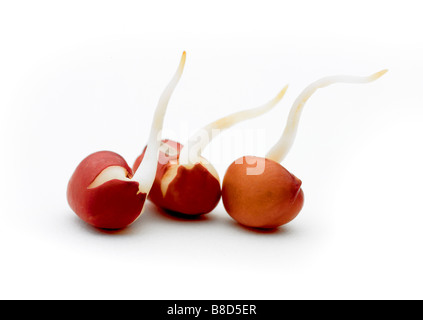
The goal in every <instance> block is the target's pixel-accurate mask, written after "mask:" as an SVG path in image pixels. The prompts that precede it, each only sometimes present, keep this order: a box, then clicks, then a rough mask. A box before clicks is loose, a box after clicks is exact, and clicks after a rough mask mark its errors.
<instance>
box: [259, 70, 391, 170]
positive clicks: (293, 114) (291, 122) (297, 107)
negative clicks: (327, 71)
mask: <svg viewBox="0 0 423 320" xmlns="http://www.w3.org/2000/svg"><path fill="white" fill-rule="evenodd" d="M387 71H388V70H382V71H379V72H376V73H374V74H372V75H371V76H368V77H359V76H350V75H339V76H330V77H325V78H322V79H320V80H317V81H315V82H313V83H312V84H310V85H309V86H308V87H306V88H305V89H304V90H303V92H301V94H300V95H299V96H298V97H297V99H296V100H295V101H294V103H293V105H292V107H291V111H290V112H289V115H288V120H287V122H286V126H285V130H284V131H283V134H282V136H281V137H280V139H279V141H278V142H277V143H276V144H275V145H274V146H273V147H272V148H271V149H270V151H269V152H268V153H267V155H266V158H267V159H270V160H273V161H275V162H281V161H282V160H283V159H284V158H285V156H286V155H287V154H288V152H289V150H290V149H291V147H292V145H293V143H294V140H295V136H296V133H297V129H298V123H299V121H300V116H301V112H302V111H303V108H304V105H305V103H306V102H307V100H308V99H309V98H310V97H311V96H312V95H313V93H314V92H316V91H317V89H320V88H324V87H326V86H329V85H331V84H335V83H367V82H371V81H374V80H376V79H378V78H380V77H381V76H382V75H384V74H385V73H386V72H387Z"/></svg>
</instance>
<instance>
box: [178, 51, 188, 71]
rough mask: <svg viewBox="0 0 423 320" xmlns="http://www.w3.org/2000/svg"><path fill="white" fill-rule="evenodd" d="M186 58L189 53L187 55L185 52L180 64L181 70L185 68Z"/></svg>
mask: <svg viewBox="0 0 423 320" xmlns="http://www.w3.org/2000/svg"><path fill="white" fill-rule="evenodd" d="M186 58H187V53H186V51H184V52H183V53H182V57H181V62H180V63H179V69H180V70H181V69H182V68H183V67H184V66H185V60H186ZM181 71H182V70H181Z"/></svg>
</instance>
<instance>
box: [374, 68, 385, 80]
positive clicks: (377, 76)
mask: <svg viewBox="0 0 423 320" xmlns="http://www.w3.org/2000/svg"><path fill="white" fill-rule="evenodd" d="M387 72H388V69H384V70H381V71H379V72H376V73H375V74H373V75H371V78H372V80H376V79H379V78H380V77H381V76H383V75H384V74H385V73H387Z"/></svg>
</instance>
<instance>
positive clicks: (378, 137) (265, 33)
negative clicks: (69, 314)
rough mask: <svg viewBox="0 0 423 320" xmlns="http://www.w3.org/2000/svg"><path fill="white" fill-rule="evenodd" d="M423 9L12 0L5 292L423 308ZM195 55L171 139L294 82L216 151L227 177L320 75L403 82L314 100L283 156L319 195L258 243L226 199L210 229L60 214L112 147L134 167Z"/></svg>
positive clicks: (2, 255) (406, 5)
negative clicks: (176, 79) (114, 227)
mask: <svg viewBox="0 0 423 320" xmlns="http://www.w3.org/2000/svg"><path fill="white" fill-rule="evenodd" d="M421 12H422V8H421V6H420V5H419V1H402V2H401V4H399V2H398V1H354V2H350V1H326V0H325V1H298V0H296V1H216V0H215V1H213V2H208V3H207V2H201V1H134V2H131V1H114V2H113V1H66V2H65V1H8V2H6V1H3V2H1V4H0V108H1V109H0V110H1V114H0V130H1V131H0V134H1V138H0V139H1V140H0V143H1V145H0V147H1V149H0V150H1V156H0V165H1V176H0V177H1V178H0V188H1V189H0V215H1V216H0V298H2V299H15V298H23V299H33V298H36V299H51V298H53V299H410V298H411V299H421V298H423V292H422V286H423V272H422V270H423V256H422V253H423V252H422V243H423V216H422V214H423V210H422V201H421V196H422V192H423V190H422V184H421V181H422V179H423V173H422V168H421V166H422V163H423V152H422V143H421V140H422V138H423V129H422V123H423V122H422V121H423V109H422V108H423V105H422V90H423V80H422V79H423V78H422V74H423V62H422V57H423V40H422V37H421V30H422V29H423V20H422V19H421ZM183 50H186V51H187V62H186V68H185V71H184V75H183V77H182V79H181V81H180V84H179V86H178V87H177V89H176V91H175V93H174V95H173V97H172V100H171V102H170V104H169V108H168V113H167V115H166V120H165V136H168V137H169V138H173V139H174V140H178V141H181V142H184V141H185V140H186V139H187V138H188V136H189V134H190V133H193V132H194V131H195V130H197V129H199V128H200V127H201V126H203V125H205V124H207V123H208V122H210V121H212V120H215V119H217V118H219V117H221V116H224V115H227V114H229V113H231V112H234V111H238V110H242V109H244V108H250V107H255V106H257V105H259V104H261V103H263V102H266V101H267V100H269V99H270V98H272V97H273V96H274V95H275V94H276V93H277V92H278V90H280V89H281V88H282V87H283V86H284V85H285V84H287V83H288V84H289V85H290V87H289V89H288V92H287V94H286V96H285V98H284V99H283V101H282V102H281V103H280V104H279V105H278V107H276V108H275V109H273V110H272V111H271V112H269V113H268V114H266V115H263V116H262V117H260V118H257V119H255V120H253V121H248V122H245V123H242V124H239V125H238V126H236V127H235V128H233V130H229V131H227V132H225V133H223V134H222V135H221V136H219V137H218V138H217V139H216V140H215V141H214V142H213V143H212V144H211V145H210V147H209V148H208V149H206V150H205V152H204V156H206V157H207V158H208V159H210V160H211V161H212V162H213V164H214V165H215V167H216V169H217V170H218V172H219V175H220V176H221V178H223V175H224V173H225V170H226V168H227V167H228V166H229V164H230V163H231V162H232V161H233V160H235V159H236V158H238V157H239V156H242V155H246V154H255V155H260V156H263V155H264V154H265V152H266V151H267V150H268V149H269V148H270V147H271V146H272V145H273V144H274V143H275V142H276V141H277V139H278V138H279V136H280V134H281V133H282V130H283V125H284V122H285V119H286V116H287V113H288V111H289V107H290V105H291V103H292V102H293V100H294V99H295V97H296V96H297V95H298V94H299V93H300V91H301V90H302V89H303V88H304V87H305V86H306V85H308V84H309V83H310V82H312V81H314V80H317V79H319V78H320V77H323V76H327V75H333V74H353V75H368V74H371V73H373V72H376V71H379V70H381V69H385V68H388V69H389V72H388V73H387V74H386V75H385V76H383V77H382V78H381V79H379V80H378V81H376V82H373V83H371V84H366V85H346V84H340V85H334V86H331V87H329V88H325V89H322V90H320V91H318V92H317V93H316V94H315V95H314V96H313V97H312V98H311V99H310V100H309V102H308V104H307V105H306V107H305V110H304V112H303V117H302V120H301V124H300V128H299V131H298V136H297V139H296V142H295V144H294V147H293V148H292V150H291V152H290V154H289V155H288V157H287V158H286V160H285V161H284V162H283V165H284V166H285V167H286V168H287V169H288V170H290V171H291V172H292V173H294V174H295V175H296V176H298V177H299V178H300V179H301V180H302V181H303V190H304V192H305V206H304V208H303V210H302V212H301V214H300V215H299V216H298V217H297V219H295V220H294V221H293V222H291V223H289V224H288V225H286V226H284V227H282V228H279V229H278V230H276V231H274V232H270V233H260V232H254V231H251V230H248V229H245V228H243V227H241V226H239V225H238V224H236V223H235V222H234V221H233V220H232V219H231V218H230V217H229V216H228V215H227V213H226V212H225V210H224V208H223V206H222V204H221V203H220V204H219V206H218V207H217V208H216V209H215V210H214V211H213V212H212V213H210V214H209V215H208V216H206V217H204V218H202V219H198V220H182V219H178V218H171V217H169V216H166V215H165V214H163V213H160V212H159V211H158V210H157V209H156V208H155V207H154V206H153V205H152V204H148V206H147V209H146V211H145V213H144V215H143V216H141V218H140V219H138V220H137V221H136V222H135V223H134V224H132V225H131V226H130V227H129V228H127V229H125V230H122V231H120V232H102V231H99V230H97V229H94V228H92V227H90V226H88V225H87V224H85V223H84V222H83V221H81V220H79V218H77V216H76V215H75V214H74V213H73V212H72V211H71V209H70V208H69V206H68V204H67V202H66V196H65V193H66V185H67V182H68V180H69V178H70V176H71V174H72V172H73V170H74V169H75V167H76V166H77V165H78V163H79V162H80V161H81V160H82V159H83V158H84V157H85V156H87V155H88V154H90V153H92V152H95V151H99V150H113V151H115V152H118V153H119V154H121V155H122V156H123V157H125V158H126V159H127V161H128V163H129V164H130V165H132V163H133V161H134V160H135V158H136V157H137V156H138V154H139V152H140V151H141V150H142V148H143V147H144V145H145V142H146V140H147V135H148V132H149V127H150V122H151V119H152V115H153V111H154V108H155V106H156V103H157V100H158V97H159V95H160V93H161V91H162V90H163V88H164V87H165V85H166V84H167V82H168V81H169V80H170V78H171V76H172V75H173V73H174V71H175V69H176V67H177V64H178V62H179V58H180V55H181V53H182V51H183ZM264 136H265V139H264V138H263V137H264ZM257 137H261V138H260V139H258V138H257Z"/></svg>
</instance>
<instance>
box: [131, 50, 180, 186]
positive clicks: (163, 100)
mask: <svg viewBox="0 0 423 320" xmlns="http://www.w3.org/2000/svg"><path fill="white" fill-rule="evenodd" d="M185 59H186V53H185V51H184V53H183V54H182V58H181V61H180V63H179V67H178V69H177V70H176V73H175V75H174V76H173V78H172V80H171V81H170V82H169V84H168V85H167V87H166V89H165V90H164V91H163V93H162V95H161V97H160V99H159V102H158V104H157V107H156V111H155V113H154V118H153V123H152V125H151V129H150V136H149V138H148V143H147V149H146V151H145V154H144V158H143V160H142V162H141V164H140V166H139V168H138V170H137V171H136V173H135V175H134V177H133V178H132V180H135V181H137V182H138V183H139V192H141V193H145V194H148V193H149V192H150V189H151V187H152V185H153V183H154V178H155V176H156V171H157V164H158V155H159V148H160V145H161V139H162V138H161V136H162V128H163V121H164V117H165V113H166V109H167V105H168V103H169V100H170V97H171V96H172V93H173V90H174V89H175V87H176V85H177V84H178V82H179V79H180V78H181V76H182V72H183V70H184V66H185Z"/></svg>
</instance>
